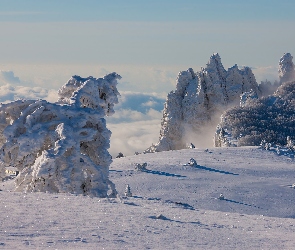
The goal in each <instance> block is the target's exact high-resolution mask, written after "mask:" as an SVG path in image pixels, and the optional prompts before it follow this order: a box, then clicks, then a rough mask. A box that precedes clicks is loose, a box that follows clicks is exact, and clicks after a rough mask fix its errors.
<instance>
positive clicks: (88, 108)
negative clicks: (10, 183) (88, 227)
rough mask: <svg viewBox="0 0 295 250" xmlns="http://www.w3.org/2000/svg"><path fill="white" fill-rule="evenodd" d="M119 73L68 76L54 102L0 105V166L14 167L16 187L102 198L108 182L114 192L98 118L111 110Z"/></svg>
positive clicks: (106, 141)
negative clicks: (98, 75)
mask: <svg viewBox="0 0 295 250" xmlns="http://www.w3.org/2000/svg"><path fill="white" fill-rule="evenodd" d="M120 78H121V77H120V76H119V75H118V74H116V73H111V74H109V75H106V76H105V77H103V78H93V77H88V78H81V77H79V76H73V77H72V78H71V79H70V80H69V81H68V82H67V83H66V84H65V85H64V86H63V87H62V88H61V89H60V90H59V92H58V95H59V101H58V102H57V103H49V102H47V101H44V100H37V101H35V100H24V101H22V100H20V101H15V102H11V103H8V104H2V105H0V135H1V136H0V144H1V145H0V146H1V155H0V160H1V162H0V163H1V165H0V168H1V170H2V171H1V172H2V173H3V170H4V169H5V167H7V166H13V167H15V168H17V169H18V170H19V172H20V174H19V175H18V177H17V178H16V179H15V184H16V189H15V190H16V191H28V192H35V191H37V192H70V193H76V194H84V195H93V196H98V197H106V196H107V192H108V189H109V188H108V187H109V186H110V187H111V189H112V194H115V193H116V190H115V187H114V185H113V184H112V182H110V181H109V179H108V170H109V169H108V167H109V164H110V163H111V156H110V154H109V153H108V151H107V150H108V148H109V143H110V135H111V132H110V131H109V130H108V129H107V128H106V121H105V119H104V118H103V117H105V116H108V115H111V114H113V113H114V110H113V106H114V104H115V103H117V102H118V99H117V95H118V94H119V93H118V91H117V87H116V85H117V79H120ZM2 177H3V175H2Z"/></svg>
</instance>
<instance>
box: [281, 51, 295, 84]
mask: <svg viewBox="0 0 295 250" xmlns="http://www.w3.org/2000/svg"><path fill="white" fill-rule="evenodd" d="M292 60H293V56H292V55H291V54H290V53H285V54H284V55H283V56H282V57H281V59H280V62H279V70H278V73H279V78H280V84H282V83H284V82H289V81H292V80H295V67H294V63H293V61H292Z"/></svg>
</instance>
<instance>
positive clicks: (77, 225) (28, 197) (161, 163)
mask: <svg viewBox="0 0 295 250" xmlns="http://www.w3.org/2000/svg"><path fill="white" fill-rule="evenodd" d="M191 158H193V159H194V160H195V161H196V162H197V165H196V164H193V165H191V166H190V165H189V164H187V163H189V162H190V160H191ZM143 163H147V166H146V170H144V171H138V170H136V169H135V166H136V164H143ZM294 176H295V163H294V159H292V158H290V157H288V156H286V155H277V154H276V153H275V152H272V151H265V150H261V149H258V148H257V147H240V148H213V149H211V148H210V149H207V150H206V149H183V150H179V151H166V152H159V153H153V154H139V155H134V156H128V157H122V158H118V159H114V161H113V163H112V164H111V166H110V175H109V178H110V180H111V181H112V182H113V183H115V184H116V189H117V191H118V193H119V196H118V198H111V199H110V198H98V197H89V196H83V195H77V194H76V195H74V194H67V193H58V194H50V193H43V192H34V193H21V192H10V189H11V188H12V187H13V181H6V182H2V183H1V187H0V189H1V191H0V204H1V206H0V208H1V215H0V216H1V218H0V225H1V226H0V249H45V248H53V249H294V245H295V237H294V235H295V206H294V204H295V189H294V188H293V187H292V185H293V184H294V183H295V178H294ZM127 184H128V185H129V186H130V191H131V193H132V195H133V196H132V197H126V198H125V197H124V192H125V188H126V185H127ZM220 194H223V196H224V199H223V200H221V199H218V198H219V196H220Z"/></svg>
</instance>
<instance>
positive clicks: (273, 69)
mask: <svg viewBox="0 0 295 250" xmlns="http://www.w3.org/2000/svg"><path fill="white" fill-rule="evenodd" d="M252 71H253V73H254V75H255V78H256V81H257V83H260V82H261V81H265V80H269V81H271V82H274V81H275V80H277V81H278V80H279V77H278V67H277V66H266V67H255V68H253V69H252Z"/></svg>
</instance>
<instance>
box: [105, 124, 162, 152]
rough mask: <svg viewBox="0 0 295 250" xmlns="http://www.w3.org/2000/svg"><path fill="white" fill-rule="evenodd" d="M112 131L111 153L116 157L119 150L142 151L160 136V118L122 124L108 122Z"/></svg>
mask: <svg viewBox="0 0 295 250" xmlns="http://www.w3.org/2000/svg"><path fill="white" fill-rule="evenodd" d="M107 127H108V129H110V130H111V131H112V136H111V147H110V149H109V152H110V154H111V155H112V156H113V157H116V156H117V155H118V153H119V152H122V153H123V154H124V155H133V154H134V153H135V152H142V151H143V150H145V149H147V148H148V147H149V146H151V145H152V143H156V142H157V141H158V138H159V131H160V120H159V119H154V120H145V121H136V122H128V123H120V124H110V123H107Z"/></svg>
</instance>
